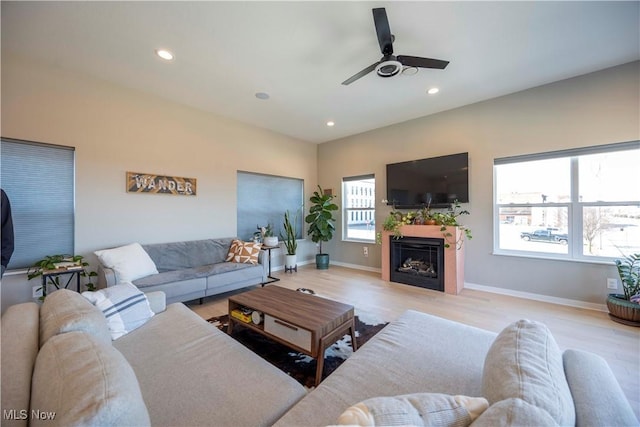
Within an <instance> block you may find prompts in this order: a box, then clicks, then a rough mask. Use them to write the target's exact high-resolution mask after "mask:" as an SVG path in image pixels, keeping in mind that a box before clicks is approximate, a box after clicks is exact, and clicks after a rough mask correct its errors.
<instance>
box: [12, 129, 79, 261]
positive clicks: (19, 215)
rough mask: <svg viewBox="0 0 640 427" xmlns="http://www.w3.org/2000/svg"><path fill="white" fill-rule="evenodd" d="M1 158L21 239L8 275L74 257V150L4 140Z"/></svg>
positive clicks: (15, 232) (16, 233) (14, 221)
mask: <svg viewBox="0 0 640 427" xmlns="http://www.w3.org/2000/svg"><path fill="white" fill-rule="evenodd" d="M0 154H1V158H0V168H1V185H2V188H3V189H4V191H5V192H6V193H7V196H8V197H9V201H10V203H11V211H12V217H13V229H14V236H15V251H14V252H13V256H12V257H11V261H10V262H9V266H8V269H18V268H26V267H29V266H31V265H33V263H35V262H36V261H37V260H39V259H42V258H44V257H45V256H46V255H55V254H73V253H74V193H75V188H74V157H75V152H74V149H73V148H71V147H63V146H55V145H48V144H41V143H36V142H29V141H20V140H14V139H8V138H2V139H1V144H0Z"/></svg>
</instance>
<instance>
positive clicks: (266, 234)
mask: <svg viewBox="0 0 640 427" xmlns="http://www.w3.org/2000/svg"><path fill="white" fill-rule="evenodd" d="M258 228H259V229H260V233H261V234H262V244H263V245H265V246H270V247H275V246H278V236H276V235H274V234H273V227H272V226H271V224H267V225H266V226H264V227H258Z"/></svg>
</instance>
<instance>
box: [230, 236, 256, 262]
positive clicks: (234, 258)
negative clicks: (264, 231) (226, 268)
mask: <svg viewBox="0 0 640 427" xmlns="http://www.w3.org/2000/svg"><path fill="white" fill-rule="evenodd" d="M261 247H262V245H261V244H260V243H253V242H243V241H242V240H237V239H236V240H233V241H232V242H231V247H230V248H229V253H228V254H227V258H226V261H227V262H237V263H241V264H253V265H257V264H258V256H259V255H260V248H261Z"/></svg>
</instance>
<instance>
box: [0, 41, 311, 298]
mask: <svg viewBox="0 0 640 427" xmlns="http://www.w3.org/2000/svg"><path fill="white" fill-rule="evenodd" d="M2 136H3V137H9V138H17V139H25V140H32V141H39V142H46V143H51V144H60V145H68V146H73V147H76V217H75V248H76V253H78V254H82V255H85V256H87V257H88V260H89V261H90V262H92V263H94V262H97V261H95V258H94V257H93V255H92V252H93V251H94V250H96V249H100V248H106V247H111V246H115V245H120V244H124V243H130V242H133V241H138V242H141V243H156V242H170V241H177V240H190V239H201V238H211V237H227V236H235V235H236V171H237V170H245V171H252V172H259V173H265V174H272V175H281V176H288V177H295V178H301V179H303V180H304V182H305V195H310V194H311V193H312V192H313V190H314V189H315V187H316V184H317V146H316V145H315V144H310V143H306V142H303V141H300V140H296V139H293V138H290V137H287V136H284V135H280V134H276V133H274V132H270V131H266V130H263V129H259V128H256V127H253V126H249V125H245V124H242V123H239V122H237V121H233V120H227V119H224V118H222V117H219V116H216V115H213V114H209V113H205V112H202V111H199V110H196V109H192V108H188V107H185V106H182V105H179V104H175V103H171V102H168V101H165V100H163V99H161V98H157V97H153V96H150V95H146V94H143V93H140V92H136V91H133V90H128V89H126V88H123V87H118V86H115V85H113V84H110V83H108V82H104V81H100V80H96V79H92V78H90V77H87V76H83V75H77V74H75V73H73V72H70V71H65V70H63V69H60V68H54V67H50V66H45V65H43V64H40V63H35V62H31V61H29V60H26V59H24V58H21V57H17V56H13V55H9V54H6V53H4V52H3V54H2ZM126 171H135V172H143V173H151V174H166V175H174V176H184V177H193V178H196V179H197V193H198V194H197V196H195V197H187V196H168V195H149V194H132V193H127V192H125V172H126ZM53 184H54V183H53ZM52 191H55V187H54V186H53V190H52ZM305 198H307V196H305ZM300 250H301V251H300V253H299V259H301V260H305V259H306V260H310V259H312V258H313V256H314V254H315V246H314V245H313V244H312V243H310V242H305V243H303V244H302V245H301V246H300ZM282 258H283V257H282ZM283 261H284V259H282V260H281V259H279V258H276V257H274V266H278V265H282V263H283ZM34 285H36V283H35V281H34V282H27V281H26V277H25V275H24V274H22V275H18V276H11V275H5V276H4V278H3V280H2V308H3V310H4V308H5V307H7V306H9V305H11V304H13V303H16V302H20V301H25V300H28V299H30V296H31V287H32V286H34Z"/></svg>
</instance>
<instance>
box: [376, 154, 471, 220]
mask: <svg viewBox="0 0 640 427" xmlns="http://www.w3.org/2000/svg"><path fill="white" fill-rule="evenodd" d="M456 200H457V201H459V202H460V203H468V202H469V153H460V154H451V155H448V156H440V157H431V158H428V159H420V160H412V161H409V162H401V163H391V164H388V165H387V204H389V205H393V206H395V207H397V208H407V209H409V208H418V207H422V206H427V205H430V206H431V207H445V206H448V205H450V204H451V203H453V202H454V201H456Z"/></svg>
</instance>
